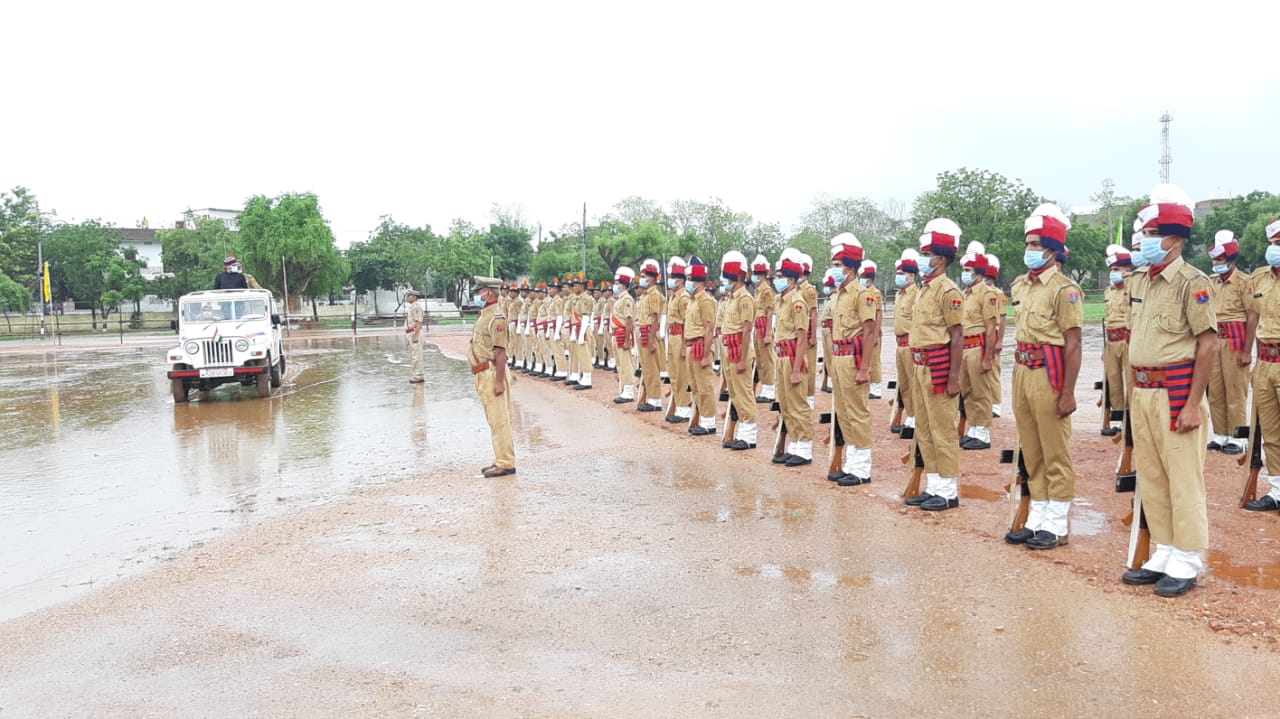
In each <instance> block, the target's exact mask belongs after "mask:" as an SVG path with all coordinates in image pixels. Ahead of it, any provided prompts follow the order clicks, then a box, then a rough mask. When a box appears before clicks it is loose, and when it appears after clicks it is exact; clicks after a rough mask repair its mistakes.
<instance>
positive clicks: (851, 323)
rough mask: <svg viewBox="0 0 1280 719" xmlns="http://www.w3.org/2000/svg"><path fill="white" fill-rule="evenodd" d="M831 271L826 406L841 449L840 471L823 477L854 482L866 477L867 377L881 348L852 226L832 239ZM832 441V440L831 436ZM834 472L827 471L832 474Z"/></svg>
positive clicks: (868, 438) (845, 483) (868, 439)
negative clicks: (829, 396) (829, 388)
mask: <svg viewBox="0 0 1280 719" xmlns="http://www.w3.org/2000/svg"><path fill="white" fill-rule="evenodd" d="M831 262H832V265H831V269H830V270H829V272H830V273H831V278H832V281H833V282H834V284H835V286H836V291H835V297H834V299H833V300H832V302H833V303H834V305H835V307H834V308H833V311H832V316H831V348H832V352H831V354H830V355H829V356H828V357H827V360H826V364H827V371H828V372H830V373H831V377H832V385H833V389H834V396H833V397H832V399H831V406H832V409H833V410H834V413H835V417H834V418H833V421H834V422H835V423H837V424H835V425H833V428H832V432H833V435H834V431H835V428H836V427H839V429H840V433H841V436H842V437H843V438H844V441H845V444H846V449H845V453H844V464H843V465H842V466H841V467H840V471H839V472H832V473H828V474H827V479H829V480H833V481H835V482H836V483H837V484H838V485H840V486H841V487H853V486H857V485H859V484H866V483H867V482H870V481H871V411H870V408H869V406H868V401H869V399H870V398H869V396H868V393H867V389H868V385H869V384H870V381H871V362H872V357H874V356H875V355H876V354H879V352H880V336H879V335H878V334H876V300H875V297H873V296H872V295H871V292H870V291H869V290H868V289H867V288H866V287H865V286H863V284H862V283H861V282H860V281H859V279H860V278H859V279H855V278H856V277H857V275H858V270H859V266H860V265H861V264H862V262H863V247H862V243H861V242H860V241H859V240H858V238H857V237H855V236H854V235H853V233H851V232H843V233H841V234H839V235H836V236H835V237H834V238H832V240H831ZM833 441H834V440H833ZM833 474H834V475H835V476H832V475H833Z"/></svg>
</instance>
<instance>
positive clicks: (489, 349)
mask: <svg viewBox="0 0 1280 719" xmlns="http://www.w3.org/2000/svg"><path fill="white" fill-rule="evenodd" d="M472 281H473V283H474V284H475V286H476V296H475V300H476V302H477V304H483V305H484V309H483V310H481V311H480V316H479V317H478V318H476V324H475V327H474V328H473V329H472V332H471V343H470V344H469V345H468V347H467V358H468V360H469V361H470V362H471V374H473V375H475V378H476V394H478V395H479V396H480V404H481V406H483V407H484V418H485V421H487V422H488V423H489V433H490V435H491V437H492V438H493V456H494V460H493V464H491V465H489V466H487V467H485V468H484V469H482V470H481V474H483V475H484V476H485V477H506V476H509V475H512V474H515V473H516V450H515V444H514V442H513V441H512V438H511V392H510V389H511V385H510V376H509V375H508V374H507V344H508V343H509V342H510V339H511V338H510V330H509V329H508V327H507V316H506V315H504V314H502V313H501V312H500V311H499V310H498V288H499V287H501V286H502V281H501V280H499V279H496V278H493V277H475V278H473V280H472Z"/></svg>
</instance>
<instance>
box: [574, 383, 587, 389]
mask: <svg viewBox="0 0 1280 719" xmlns="http://www.w3.org/2000/svg"><path fill="white" fill-rule="evenodd" d="M573 388H574V389H575V390H579V389H591V385H589V384H582V383H581V382H579V383H578V384H575V385H574V386H573Z"/></svg>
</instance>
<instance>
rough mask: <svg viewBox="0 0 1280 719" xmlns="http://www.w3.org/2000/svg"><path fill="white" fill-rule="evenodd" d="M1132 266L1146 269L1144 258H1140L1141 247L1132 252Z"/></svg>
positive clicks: (1145, 259)
mask: <svg viewBox="0 0 1280 719" xmlns="http://www.w3.org/2000/svg"><path fill="white" fill-rule="evenodd" d="M1133 266H1134V267H1146V266H1147V258H1145V257H1143V256H1142V248H1141V247H1139V248H1138V249H1136V250H1134V252H1133Z"/></svg>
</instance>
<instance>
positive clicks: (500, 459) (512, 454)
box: [476, 367, 516, 469]
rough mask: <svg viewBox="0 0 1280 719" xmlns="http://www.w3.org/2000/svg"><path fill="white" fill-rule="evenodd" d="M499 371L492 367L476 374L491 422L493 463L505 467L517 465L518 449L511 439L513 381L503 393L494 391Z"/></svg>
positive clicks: (485, 416)
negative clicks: (496, 393) (498, 393)
mask: <svg viewBox="0 0 1280 719" xmlns="http://www.w3.org/2000/svg"><path fill="white" fill-rule="evenodd" d="M497 377H498V373H497V371H496V370H495V369H494V368H492V367H490V368H489V369H487V370H484V371H483V372H481V373H479V374H477V375H476V394H478V395H480V405H481V406H482V407H484V418H485V421H487V422H488V423H489V434H490V436H491V437H492V438H493V463H494V465H495V466H498V467H501V468H503V469H509V468H511V467H514V466H516V449H515V444H514V443H513V442H512V440H511V381H510V379H508V380H507V389H506V391H505V392H503V393H502V394H501V395H495V394H494V393H493V390H494V385H495V382H496V380H497Z"/></svg>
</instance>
